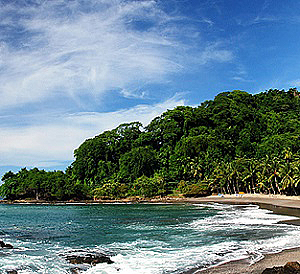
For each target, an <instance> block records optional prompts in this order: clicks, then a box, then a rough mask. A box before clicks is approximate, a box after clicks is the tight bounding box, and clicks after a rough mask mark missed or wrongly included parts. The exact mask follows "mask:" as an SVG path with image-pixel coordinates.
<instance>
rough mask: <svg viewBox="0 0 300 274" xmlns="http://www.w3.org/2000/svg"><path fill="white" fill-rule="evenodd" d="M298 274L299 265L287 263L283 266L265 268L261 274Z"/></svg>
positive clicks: (299, 271)
mask: <svg viewBox="0 0 300 274" xmlns="http://www.w3.org/2000/svg"><path fill="white" fill-rule="evenodd" d="M297 273H299V274H300V264H299V263H298V262H288V263H286V264H285V266H274V267H272V268H266V269H265V270H264V271H263V272H262V274H297Z"/></svg>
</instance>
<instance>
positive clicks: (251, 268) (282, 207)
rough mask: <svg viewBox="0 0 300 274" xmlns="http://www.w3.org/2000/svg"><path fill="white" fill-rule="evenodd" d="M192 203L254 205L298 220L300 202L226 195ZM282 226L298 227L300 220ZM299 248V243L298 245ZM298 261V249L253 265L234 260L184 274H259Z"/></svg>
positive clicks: (264, 197) (258, 195) (200, 199)
mask: <svg viewBox="0 0 300 274" xmlns="http://www.w3.org/2000/svg"><path fill="white" fill-rule="evenodd" d="M189 202H191V203H211V202H213V203H229V204H255V205H259V206H260V207H261V208H263V209H268V210H272V211H273V212H274V213H275V214H280V215H288V216H296V217H300V198H299V197H295V196H284V195H261V194H244V195H225V196H210V197H204V198H191V199H189ZM284 223H288V224H293V225H300V219H296V220H294V219H293V220H287V221H284ZM299 246H300V243H299ZM295 261H300V248H293V249H287V250H283V251H281V252H279V253H274V254H266V255H264V258H263V259H261V260H260V261H258V262H256V263H254V264H253V263H251V262H250V260H248V259H244V260H237V261H231V262H228V263H224V264H221V265H218V266H215V267H211V268H208V269H206V270H197V269H193V270H190V271H188V272H186V274H191V273H199V274H210V273H214V274H218V273H220V274H221V273H222V274H238V273H253V274H258V273H262V272H263V271H264V270H265V269H266V268H272V267H274V266H283V265H285V264H286V263H287V262H295Z"/></svg>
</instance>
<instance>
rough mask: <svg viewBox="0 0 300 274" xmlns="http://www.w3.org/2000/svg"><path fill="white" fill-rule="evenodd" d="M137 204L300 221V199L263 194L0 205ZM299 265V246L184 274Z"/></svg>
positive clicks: (258, 270) (224, 273) (255, 271)
mask: <svg viewBox="0 0 300 274" xmlns="http://www.w3.org/2000/svg"><path fill="white" fill-rule="evenodd" d="M113 203H118V204H119V203H123V204H126V203H127V204H134V203H156V204H157V203H163V204H185V203H189V204H205V203H220V204H237V205H238V204H254V205H258V206H259V207H260V208H263V209H268V210H270V211H272V212H273V213H274V214H280V215H286V216H293V217H298V218H300V197H298V196H283V195H261V194H244V195H224V196H209V197H201V198H167V199H166V198H156V199H122V200H101V201H68V202H46V201H26V200H20V201H15V202H13V203H12V202H9V201H3V200H2V201H0V204H14V205H15V204H16V205H18V204H20V205H24V204H28V205H34V204H38V205H67V206H68V205H72V206H73V205H74V206H76V205H77V206H82V205H99V204H113ZM282 223H285V224H292V225H297V226H300V219H296V220H295V219H293V220H287V221H283V222H282ZM292 261H300V243H299V247H296V248H292V249H285V250H283V251H281V252H279V253H272V254H264V257H263V258H262V259H261V260H259V261H257V262H255V263H252V264H251V262H250V260H249V259H241V260H235V261H229V262H225V263H222V264H220V265H216V266H211V267H209V268H207V269H198V268H194V269H190V270H188V271H186V272H184V273H185V274H195V273H197V274H212V273H214V274H215V273H216V274H218V273H219V274H221V273H222V274H238V273H253V274H258V273H262V272H263V270H265V269H266V268H272V267H274V266H283V265H285V264H286V263H287V262H292Z"/></svg>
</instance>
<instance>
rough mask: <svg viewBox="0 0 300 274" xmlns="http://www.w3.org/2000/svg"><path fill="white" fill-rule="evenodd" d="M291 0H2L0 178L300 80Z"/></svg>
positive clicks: (61, 165)
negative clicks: (109, 135) (226, 99)
mask: <svg viewBox="0 0 300 274" xmlns="http://www.w3.org/2000/svg"><path fill="white" fill-rule="evenodd" d="M299 10H300V2H299V1H294V0H285V1H281V0H273V1H272V0H265V1H264V0H259V1H258V0H251V1H249V0H247V1H246V0H240V1H236V0H138V1H133V0H89V1H85V0H55V1H47V0H0V83H1V84H0V96H1V97H0V98H1V99H0V175H1V176H2V175H3V174H4V173H5V172H7V171H8V170H13V171H17V170H18V169H20V168H21V167H27V168H31V167H39V168H43V169H47V170H55V169H56V170H57V169H62V170H64V169H65V168H66V167H67V166H68V165H70V163H71V162H72V161H73V160H74V158H73V151H74V149H75V148H77V147H78V146H79V145H80V144H81V143H82V142H83V141H84V140H85V139H87V138H92V137H94V136H96V135H98V134H100V133H101V132H103V131H104V130H110V129H113V128H115V127H117V126H118V125H119V124H121V123H126V122H132V121H140V122H142V123H143V125H144V126H146V125H147V124H148V123H149V122H150V121H151V120H152V119H153V118H154V117H156V116H158V115H160V114H161V113H163V112H164V111H166V110H167V109H173V108H174V107H176V106H178V105H192V106H197V105H199V104H200V103H201V102H203V101H205V100H211V99H213V98H214V97H215V96H216V95H217V94H218V93H220V92H223V91H232V90H237V89H238V90H244V91H247V92H249V93H252V94H255V93H258V92H261V91H265V90H268V89H270V88H277V89H285V90H287V89H289V88H291V87H298V86H300V74H299V72H300V62H298V61H297V60H298V58H299V56H300V47H299V42H300V41H299V40H300V13H299Z"/></svg>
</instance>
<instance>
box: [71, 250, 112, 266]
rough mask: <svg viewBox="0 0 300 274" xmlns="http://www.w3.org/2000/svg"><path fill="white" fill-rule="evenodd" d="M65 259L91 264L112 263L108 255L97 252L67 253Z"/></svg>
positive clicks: (74, 262) (75, 262)
mask: <svg viewBox="0 0 300 274" xmlns="http://www.w3.org/2000/svg"><path fill="white" fill-rule="evenodd" d="M66 260H67V261H68V262H69V263H71V264H90V265H93V266H94V265H96V264H99V263H107V264H112V263H114V262H113V261H112V260H111V259H110V258H109V257H108V256H106V255H104V254H98V253H95V254H84V255H67V256H66Z"/></svg>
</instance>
